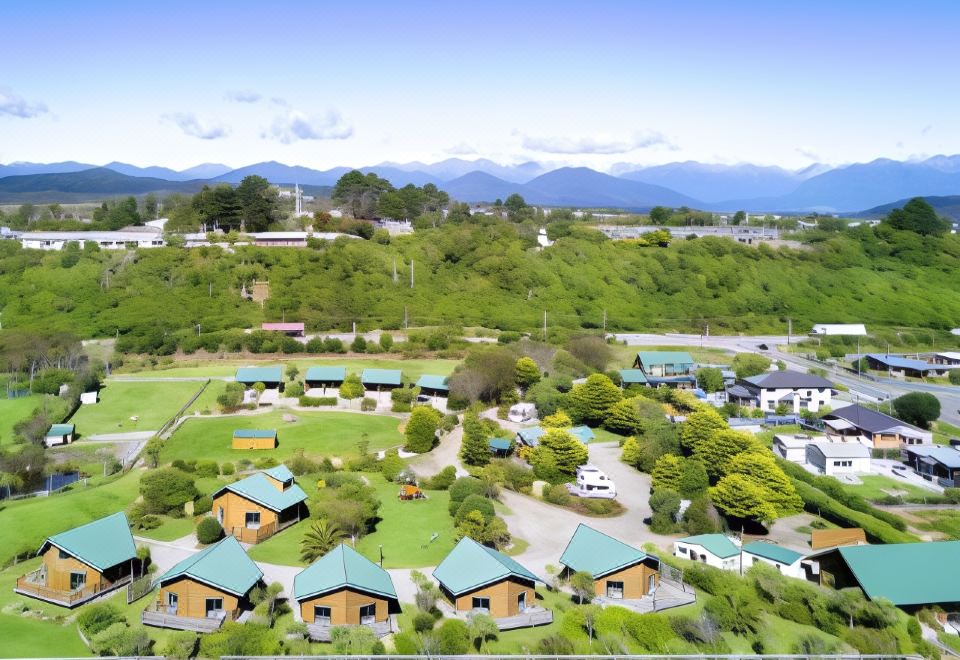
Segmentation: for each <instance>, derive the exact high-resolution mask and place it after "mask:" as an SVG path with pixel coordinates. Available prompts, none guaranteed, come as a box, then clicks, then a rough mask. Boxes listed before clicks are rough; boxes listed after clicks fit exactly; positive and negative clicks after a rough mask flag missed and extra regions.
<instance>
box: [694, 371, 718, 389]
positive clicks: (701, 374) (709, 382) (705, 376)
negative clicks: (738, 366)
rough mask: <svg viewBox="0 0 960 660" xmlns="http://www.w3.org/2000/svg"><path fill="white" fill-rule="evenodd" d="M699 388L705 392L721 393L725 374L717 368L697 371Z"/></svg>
mask: <svg viewBox="0 0 960 660" xmlns="http://www.w3.org/2000/svg"><path fill="white" fill-rule="evenodd" d="M697 386H698V387H700V389H702V390H703V391H704V392H719V391H720V390H722V389H723V372H722V371H720V370H719V369H717V368H716V367H700V368H699V369H697Z"/></svg>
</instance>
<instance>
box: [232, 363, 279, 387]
mask: <svg viewBox="0 0 960 660" xmlns="http://www.w3.org/2000/svg"><path fill="white" fill-rule="evenodd" d="M282 380H283V370H282V369H281V368H280V367H240V368H239V369H237V377H236V381H237V382H238V383H264V384H266V383H279V382H280V381H282Z"/></svg>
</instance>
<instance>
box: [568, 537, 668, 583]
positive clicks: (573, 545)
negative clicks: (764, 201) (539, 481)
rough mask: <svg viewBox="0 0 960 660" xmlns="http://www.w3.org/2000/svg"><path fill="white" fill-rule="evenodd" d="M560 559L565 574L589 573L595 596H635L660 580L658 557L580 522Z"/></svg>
mask: <svg viewBox="0 0 960 660" xmlns="http://www.w3.org/2000/svg"><path fill="white" fill-rule="evenodd" d="M560 563H561V564H562V565H563V567H564V569H565V571H566V572H567V573H568V574H573V573H579V572H584V573H589V574H590V575H591V576H592V577H593V579H594V592H595V594H596V595H597V596H604V597H607V598H612V599H627V600H637V599H640V598H643V597H644V596H646V595H648V594H649V593H650V592H651V591H653V590H654V589H655V588H656V586H657V584H659V581H660V559H659V558H657V557H655V556H653V555H648V554H647V553H646V552H644V551H642V550H638V549H637V548H634V547H633V546H631V545H628V544H626V543H624V542H623V541H620V540H618V539H615V538H613V537H612V536H609V535H607V534H604V533H603V532H599V531H597V530H595V529H593V528H592V527H589V526H587V525H584V524H583V523H580V525H579V526H577V529H576V531H575V532H574V533H573V536H572V537H570V541H569V542H568V543H567V547H566V548H565V549H564V551H563V554H562V555H561V556H560Z"/></svg>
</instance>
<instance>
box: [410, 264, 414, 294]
mask: <svg viewBox="0 0 960 660" xmlns="http://www.w3.org/2000/svg"><path fill="white" fill-rule="evenodd" d="M410 288H411V289H412V288H413V259H411V260H410Z"/></svg>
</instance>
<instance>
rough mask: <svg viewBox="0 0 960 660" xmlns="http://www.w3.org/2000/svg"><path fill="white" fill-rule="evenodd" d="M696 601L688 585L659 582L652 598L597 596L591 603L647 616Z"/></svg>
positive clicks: (665, 581) (695, 596) (694, 594)
mask: <svg viewBox="0 0 960 660" xmlns="http://www.w3.org/2000/svg"><path fill="white" fill-rule="evenodd" d="M696 600H697V594H696V592H695V591H694V590H693V587H691V586H690V585H689V584H676V583H674V582H672V581H669V582H668V581H667V580H663V579H661V580H660V584H659V585H658V586H657V588H656V589H655V590H654V593H653V595H652V596H644V597H643V598H637V599H621V598H607V597H605V596H598V597H596V598H594V599H593V602H594V603H596V604H597V605H601V606H606V605H610V606H614V605H615V606H619V607H625V608H627V609H628V610H633V611H634V612H639V613H640V614H649V613H650V612H660V611H662V610H668V609H670V608H672V607H681V606H683V605H689V604H690V603H693V602H695V601H696Z"/></svg>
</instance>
